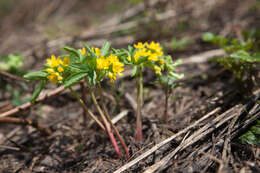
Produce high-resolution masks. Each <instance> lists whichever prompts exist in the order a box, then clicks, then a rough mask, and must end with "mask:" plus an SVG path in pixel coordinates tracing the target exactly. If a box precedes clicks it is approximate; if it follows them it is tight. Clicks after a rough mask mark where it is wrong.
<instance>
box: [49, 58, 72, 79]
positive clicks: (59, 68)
mask: <svg viewBox="0 0 260 173" xmlns="http://www.w3.org/2000/svg"><path fill="white" fill-rule="evenodd" d="M46 61H47V66H48V67H47V68H46V70H45V71H46V72H47V73H49V76H48V77H47V78H48V79H49V80H50V81H51V83H54V84H55V83H57V81H62V80H63V78H62V75H61V73H62V72H63V71H64V67H66V66H68V65H69V63H70V59H69V57H65V58H64V59H63V61H62V60H61V58H60V57H57V58H56V57H55V55H52V56H51V58H50V59H49V58H48V59H47V60H46Z"/></svg>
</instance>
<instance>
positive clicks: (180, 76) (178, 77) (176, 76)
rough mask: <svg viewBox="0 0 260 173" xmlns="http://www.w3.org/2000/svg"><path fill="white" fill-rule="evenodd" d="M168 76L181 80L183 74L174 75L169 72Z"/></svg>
mask: <svg viewBox="0 0 260 173" xmlns="http://www.w3.org/2000/svg"><path fill="white" fill-rule="evenodd" d="M169 74H170V76H171V77H173V78H175V79H181V78H183V77H184V74H177V73H174V72H172V71H171V72H169Z"/></svg>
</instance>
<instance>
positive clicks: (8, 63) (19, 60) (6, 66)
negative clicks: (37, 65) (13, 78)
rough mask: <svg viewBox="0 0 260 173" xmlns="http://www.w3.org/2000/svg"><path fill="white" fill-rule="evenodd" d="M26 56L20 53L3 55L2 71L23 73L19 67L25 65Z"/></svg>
mask: <svg viewBox="0 0 260 173" xmlns="http://www.w3.org/2000/svg"><path fill="white" fill-rule="evenodd" d="M23 60H24V57H23V56H22V55H20V54H19V53H13V54H9V55H7V56H3V57H1V60H0V71H8V72H11V73H15V74H19V73H23V72H22V71H21V70H20V69H19V68H20V67H21V66H22V65H23Z"/></svg>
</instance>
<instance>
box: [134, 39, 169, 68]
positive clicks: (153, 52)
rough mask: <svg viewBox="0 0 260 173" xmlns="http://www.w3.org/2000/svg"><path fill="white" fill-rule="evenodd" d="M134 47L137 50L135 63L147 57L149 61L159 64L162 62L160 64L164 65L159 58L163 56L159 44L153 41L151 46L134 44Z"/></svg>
mask: <svg viewBox="0 0 260 173" xmlns="http://www.w3.org/2000/svg"><path fill="white" fill-rule="evenodd" d="M134 47H135V48H136V49H137V51H136V54H135V55H134V59H135V62H137V61H138V60H139V58H140V57H141V56H143V57H147V59H148V60H149V61H153V62H157V61H158V60H160V63H162V60H163V59H160V58H159V57H160V56H162V55H163V51H162V47H161V46H160V44H159V43H154V42H153V41H152V42H151V43H150V44H148V43H141V42H138V43H137V44H134ZM163 63H164V62H163Z"/></svg>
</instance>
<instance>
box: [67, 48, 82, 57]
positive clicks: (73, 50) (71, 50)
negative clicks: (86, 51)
mask: <svg viewBox="0 0 260 173" xmlns="http://www.w3.org/2000/svg"><path fill="white" fill-rule="evenodd" d="M63 49H64V50H66V51H67V52H70V53H72V54H73V55H75V56H76V57H78V58H80V57H81V53H80V52H79V51H78V50H76V49H74V48H72V47H68V46H66V47H64V48H63Z"/></svg>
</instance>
